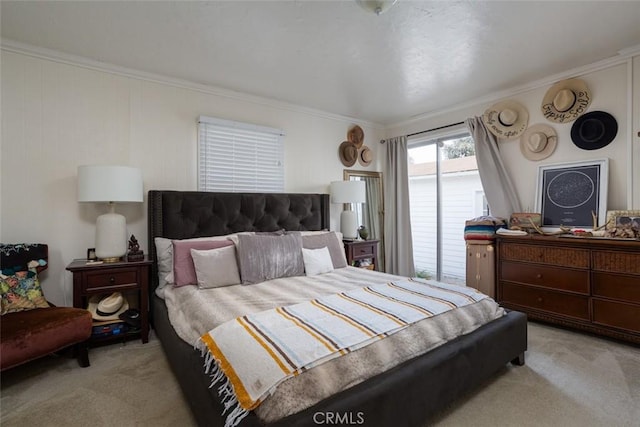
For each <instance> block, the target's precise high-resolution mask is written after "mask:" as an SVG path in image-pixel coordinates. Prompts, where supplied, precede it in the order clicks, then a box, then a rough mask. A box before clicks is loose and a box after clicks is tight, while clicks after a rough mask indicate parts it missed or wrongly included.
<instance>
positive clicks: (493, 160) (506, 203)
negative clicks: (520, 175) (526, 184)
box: [465, 117, 522, 219]
mask: <svg viewBox="0 0 640 427" xmlns="http://www.w3.org/2000/svg"><path fill="white" fill-rule="evenodd" d="M465 124H466V125H467V128H469V132H470V133H471V137H472V138H473V141H474V143H475V147H476V160H477V162H478V173H479V175H480V181H481V182H482V188H483V189H484V195H485V197H486V198H487V201H488V202H489V207H490V209H491V215H493V216H497V217H500V218H506V219H508V218H509V217H510V216H511V214H512V213H513V212H522V210H521V209H520V200H519V199H518V194H517V193H516V191H515V187H514V185H513V183H512V182H511V178H509V174H508V173H507V169H506V168H505V167H504V163H503V161H502V157H501V156H500V147H499V146H498V140H497V138H496V136H495V135H494V134H492V133H491V132H489V131H488V130H487V128H486V126H485V125H484V123H483V121H482V119H481V118H480V117H472V118H469V119H467V120H466V121H465Z"/></svg>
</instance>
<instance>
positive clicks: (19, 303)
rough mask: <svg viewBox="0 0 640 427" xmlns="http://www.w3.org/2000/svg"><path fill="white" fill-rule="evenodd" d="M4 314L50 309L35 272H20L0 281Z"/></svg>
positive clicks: (4, 277)
mask: <svg viewBox="0 0 640 427" xmlns="http://www.w3.org/2000/svg"><path fill="white" fill-rule="evenodd" d="M0 295H1V297H2V314H7V313H13V312H16V311H23V310H31V309H33V308H46V307H49V304H48V303H47V300H46V299H45V298H44V296H43V295H42V289H41V288H40V282H39V281H38V275H37V274H36V272H35V271H19V272H17V273H15V274H14V275H11V276H3V277H2V278H1V279H0Z"/></svg>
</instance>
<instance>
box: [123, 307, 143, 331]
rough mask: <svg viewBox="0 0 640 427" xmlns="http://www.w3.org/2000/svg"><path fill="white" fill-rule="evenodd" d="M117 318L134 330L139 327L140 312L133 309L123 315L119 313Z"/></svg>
mask: <svg viewBox="0 0 640 427" xmlns="http://www.w3.org/2000/svg"><path fill="white" fill-rule="evenodd" d="M119 317H120V320H124V321H125V322H126V323H128V324H129V325H131V326H133V327H134V328H139V327H140V312H139V311H138V310H136V309H135V308H130V309H129V310H127V311H125V312H124V313H121V314H120V316H119Z"/></svg>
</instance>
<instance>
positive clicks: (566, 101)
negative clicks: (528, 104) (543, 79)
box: [542, 79, 591, 123]
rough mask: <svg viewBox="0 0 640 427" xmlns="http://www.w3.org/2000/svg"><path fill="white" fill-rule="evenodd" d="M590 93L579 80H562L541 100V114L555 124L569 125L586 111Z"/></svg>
mask: <svg viewBox="0 0 640 427" xmlns="http://www.w3.org/2000/svg"><path fill="white" fill-rule="evenodd" d="M589 104H591V92H590V91H589V88H588V87H587V84H586V83H585V82H584V81H582V80H580V79H567V80H562V81H560V82H558V83H556V84H554V85H553V86H551V87H550V88H549V90H547V93H545V94H544V98H542V114H543V115H544V117H545V118H546V119H547V120H549V121H552V122H556V123H570V122H572V121H574V120H575V119H577V118H578V117H580V116H581V115H582V114H584V113H585V111H587V108H589Z"/></svg>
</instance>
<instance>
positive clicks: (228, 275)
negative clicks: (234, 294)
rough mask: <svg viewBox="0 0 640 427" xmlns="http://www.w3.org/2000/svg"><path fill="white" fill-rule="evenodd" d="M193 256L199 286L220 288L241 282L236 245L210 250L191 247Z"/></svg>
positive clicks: (202, 287)
mask: <svg viewBox="0 0 640 427" xmlns="http://www.w3.org/2000/svg"><path fill="white" fill-rule="evenodd" d="M191 258H193V265H194V266H195V269H196V277H197V279H198V288H200V289H209V288H218V287H221V286H229V285H237V284H239V283H240V272H239V271H238V263H237V261H236V247H235V246H234V245H229V246H225V247H222V248H218V249H211V250H208V251H199V250H197V249H191Z"/></svg>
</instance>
